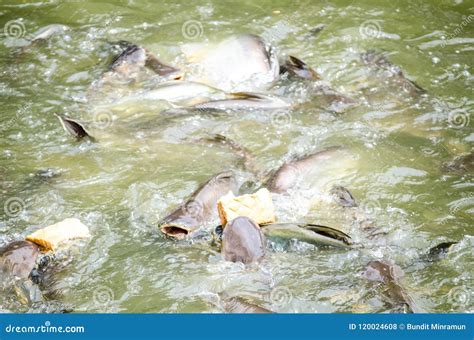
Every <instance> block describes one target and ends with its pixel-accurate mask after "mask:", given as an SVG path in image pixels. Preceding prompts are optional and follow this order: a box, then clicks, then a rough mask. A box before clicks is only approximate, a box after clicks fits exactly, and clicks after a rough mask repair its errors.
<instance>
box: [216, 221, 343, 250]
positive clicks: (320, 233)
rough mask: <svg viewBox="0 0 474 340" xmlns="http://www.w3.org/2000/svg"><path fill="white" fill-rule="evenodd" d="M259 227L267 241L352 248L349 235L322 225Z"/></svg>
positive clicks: (277, 224)
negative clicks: (277, 240)
mask: <svg viewBox="0 0 474 340" xmlns="http://www.w3.org/2000/svg"><path fill="white" fill-rule="evenodd" d="M261 227H262V231H263V233H264V235H265V236H266V237H267V238H268V239H279V240H291V239H296V240H298V241H301V242H306V243H309V244H313V245H316V246H322V245H323V246H333V247H343V248H349V247H351V246H352V241H351V237H350V236H349V235H347V234H346V233H344V232H342V231H340V230H337V229H334V228H331V227H326V226H322V225H317V224H311V223H272V224H265V225H262V226H261ZM224 231H225V229H224Z"/></svg>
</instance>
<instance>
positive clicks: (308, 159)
mask: <svg viewBox="0 0 474 340" xmlns="http://www.w3.org/2000/svg"><path fill="white" fill-rule="evenodd" d="M343 151H344V149H343V148H342V147H338V146H334V147H329V148H327V149H325V150H322V151H318V152H316V153H313V154H310V155H308V156H304V157H301V158H296V159H294V160H292V161H289V162H287V163H285V164H283V165H282V166H281V167H280V168H279V169H278V170H277V171H276V172H274V173H273V174H272V175H271V177H270V179H269V180H268V182H267V187H268V189H269V190H270V191H272V192H275V193H284V192H287V191H288V190H289V189H291V188H294V187H295V186H296V185H297V184H298V183H299V182H302V181H305V182H307V181H311V179H312V178H311V177H319V176H322V175H326V176H328V177H329V176H331V175H332V172H331V168H332V167H338V163H339V162H336V161H338V158H337V156H339V155H341V156H345V155H344V153H343ZM333 160H334V164H332V163H333ZM328 163H330V164H328ZM328 165H329V166H328ZM341 165H342V162H341ZM318 168H319V169H318ZM326 169H327V173H326V174H323V173H318V170H326ZM324 172H326V171H324ZM316 180H318V178H316Z"/></svg>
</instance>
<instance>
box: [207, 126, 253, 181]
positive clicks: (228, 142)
mask: <svg viewBox="0 0 474 340" xmlns="http://www.w3.org/2000/svg"><path fill="white" fill-rule="evenodd" d="M200 141H202V142H206V143H212V144H214V143H215V144H218V145H222V146H225V147H228V148H229V149H230V150H232V151H233V152H234V153H235V154H236V155H237V156H239V157H240V158H241V159H242V160H243V167H244V169H245V170H248V171H251V172H255V171H256V165H255V156H254V154H253V153H252V152H251V151H250V150H249V149H247V148H246V147H244V146H242V145H240V144H239V143H237V142H236V141H234V140H232V139H230V138H228V137H226V136H224V135H221V134H214V135H212V136H210V137H206V138H202V139H201V140H200Z"/></svg>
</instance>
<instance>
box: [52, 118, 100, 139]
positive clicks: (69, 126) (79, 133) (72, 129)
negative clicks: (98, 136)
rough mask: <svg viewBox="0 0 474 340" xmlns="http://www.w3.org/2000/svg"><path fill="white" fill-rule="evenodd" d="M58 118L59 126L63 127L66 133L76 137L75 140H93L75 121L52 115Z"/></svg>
mask: <svg viewBox="0 0 474 340" xmlns="http://www.w3.org/2000/svg"><path fill="white" fill-rule="evenodd" d="M54 115H55V116H56V117H58V119H59V121H60V123H61V125H62V126H63V128H64V130H65V131H66V132H69V133H70V134H71V135H72V136H74V137H76V138H77V139H83V138H85V137H89V138H91V139H93V137H92V136H91V135H90V134H89V133H88V132H87V131H86V129H85V128H84V127H83V126H82V124H81V123H79V122H78V121H77V120H75V119H72V118H69V117H66V116H62V115H59V114H57V113H55V114H54Z"/></svg>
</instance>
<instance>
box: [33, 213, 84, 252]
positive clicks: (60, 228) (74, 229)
mask: <svg viewBox="0 0 474 340" xmlns="http://www.w3.org/2000/svg"><path fill="white" fill-rule="evenodd" d="M90 236H91V235H90V233H89V229H88V228H87V227H86V226H85V225H84V224H82V223H81V221H79V220H78V219H77V218H66V219H65V220H64V221H61V222H59V223H56V224H53V225H50V226H48V227H46V228H43V229H40V230H37V231H35V232H34V233H33V234H30V235H28V236H27V237H26V240H27V241H31V242H33V243H36V244H38V245H39V246H41V247H42V248H43V249H44V250H46V251H49V250H52V251H54V250H56V249H57V248H58V246H59V245H60V243H62V242H64V241H68V240H73V239H78V238H89V237H90Z"/></svg>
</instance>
